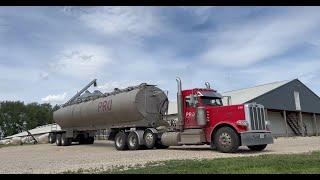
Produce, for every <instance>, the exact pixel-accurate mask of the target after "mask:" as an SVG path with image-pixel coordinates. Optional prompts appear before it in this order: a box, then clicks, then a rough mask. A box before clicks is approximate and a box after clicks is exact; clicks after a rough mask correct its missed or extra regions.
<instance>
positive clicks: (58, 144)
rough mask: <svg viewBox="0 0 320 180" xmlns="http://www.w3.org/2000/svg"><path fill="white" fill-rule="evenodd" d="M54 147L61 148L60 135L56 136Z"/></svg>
mask: <svg viewBox="0 0 320 180" xmlns="http://www.w3.org/2000/svg"><path fill="white" fill-rule="evenodd" d="M56 145H57V146H61V134H57V135H56Z"/></svg>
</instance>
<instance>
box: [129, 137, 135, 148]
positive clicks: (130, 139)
mask: <svg viewBox="0 0 320 180" xmlns="http://www.w3.org/2000/svg"><path fill="white" fill-rule="evenodd" d="M129 144H130V146H131V147H134V146H135V145H136V144H137V139H136V138H135V137H134V136H130V138H129Z"/></svg>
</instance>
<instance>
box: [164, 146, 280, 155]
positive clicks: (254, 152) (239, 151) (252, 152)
mask: <svg viewBox="0 0 320 180" xmlns="http://www.w3.org/2000/svg"><path fill="white" fill-rule="evenodd" d="M166 150H169V151H170V150H175V151H176V150H180V151H211V152H214V153H221V154H225V153H222V152H219V151H218V150H216V149H214V150H212V149H210V148H209V147H208V148H206V147H203V148H197V147H170V148H168V149H166ZM269 152H274V151H272V150H269V149H266V150H263V151H251V150H250V149H247V148H239V150H238V151H237V152H235V153H232V154H261V153H269Z"/></svg>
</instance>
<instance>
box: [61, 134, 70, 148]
mask: <svg viewBox="0 0 320 180" xmlns="http://www.w3.org/2000/svg"><path fill="white" fill-rule="evenodd" d="M69 142H70V141H69V138H67V137H66V133H63V134H61V146H69V145H70V144H69Z"/></svg>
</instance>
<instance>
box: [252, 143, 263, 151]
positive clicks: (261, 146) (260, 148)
mask: <svg viewBox="0 0 320 180" xmlns="http://www.w3.org/2000/svg"><path fill="white" fill-rule="evenodd" d="M266 147H267V144H263V145H255V146H248V148H249V149H250V150H251V151H262V150H264V149H265V148H266Z"/></svg>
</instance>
